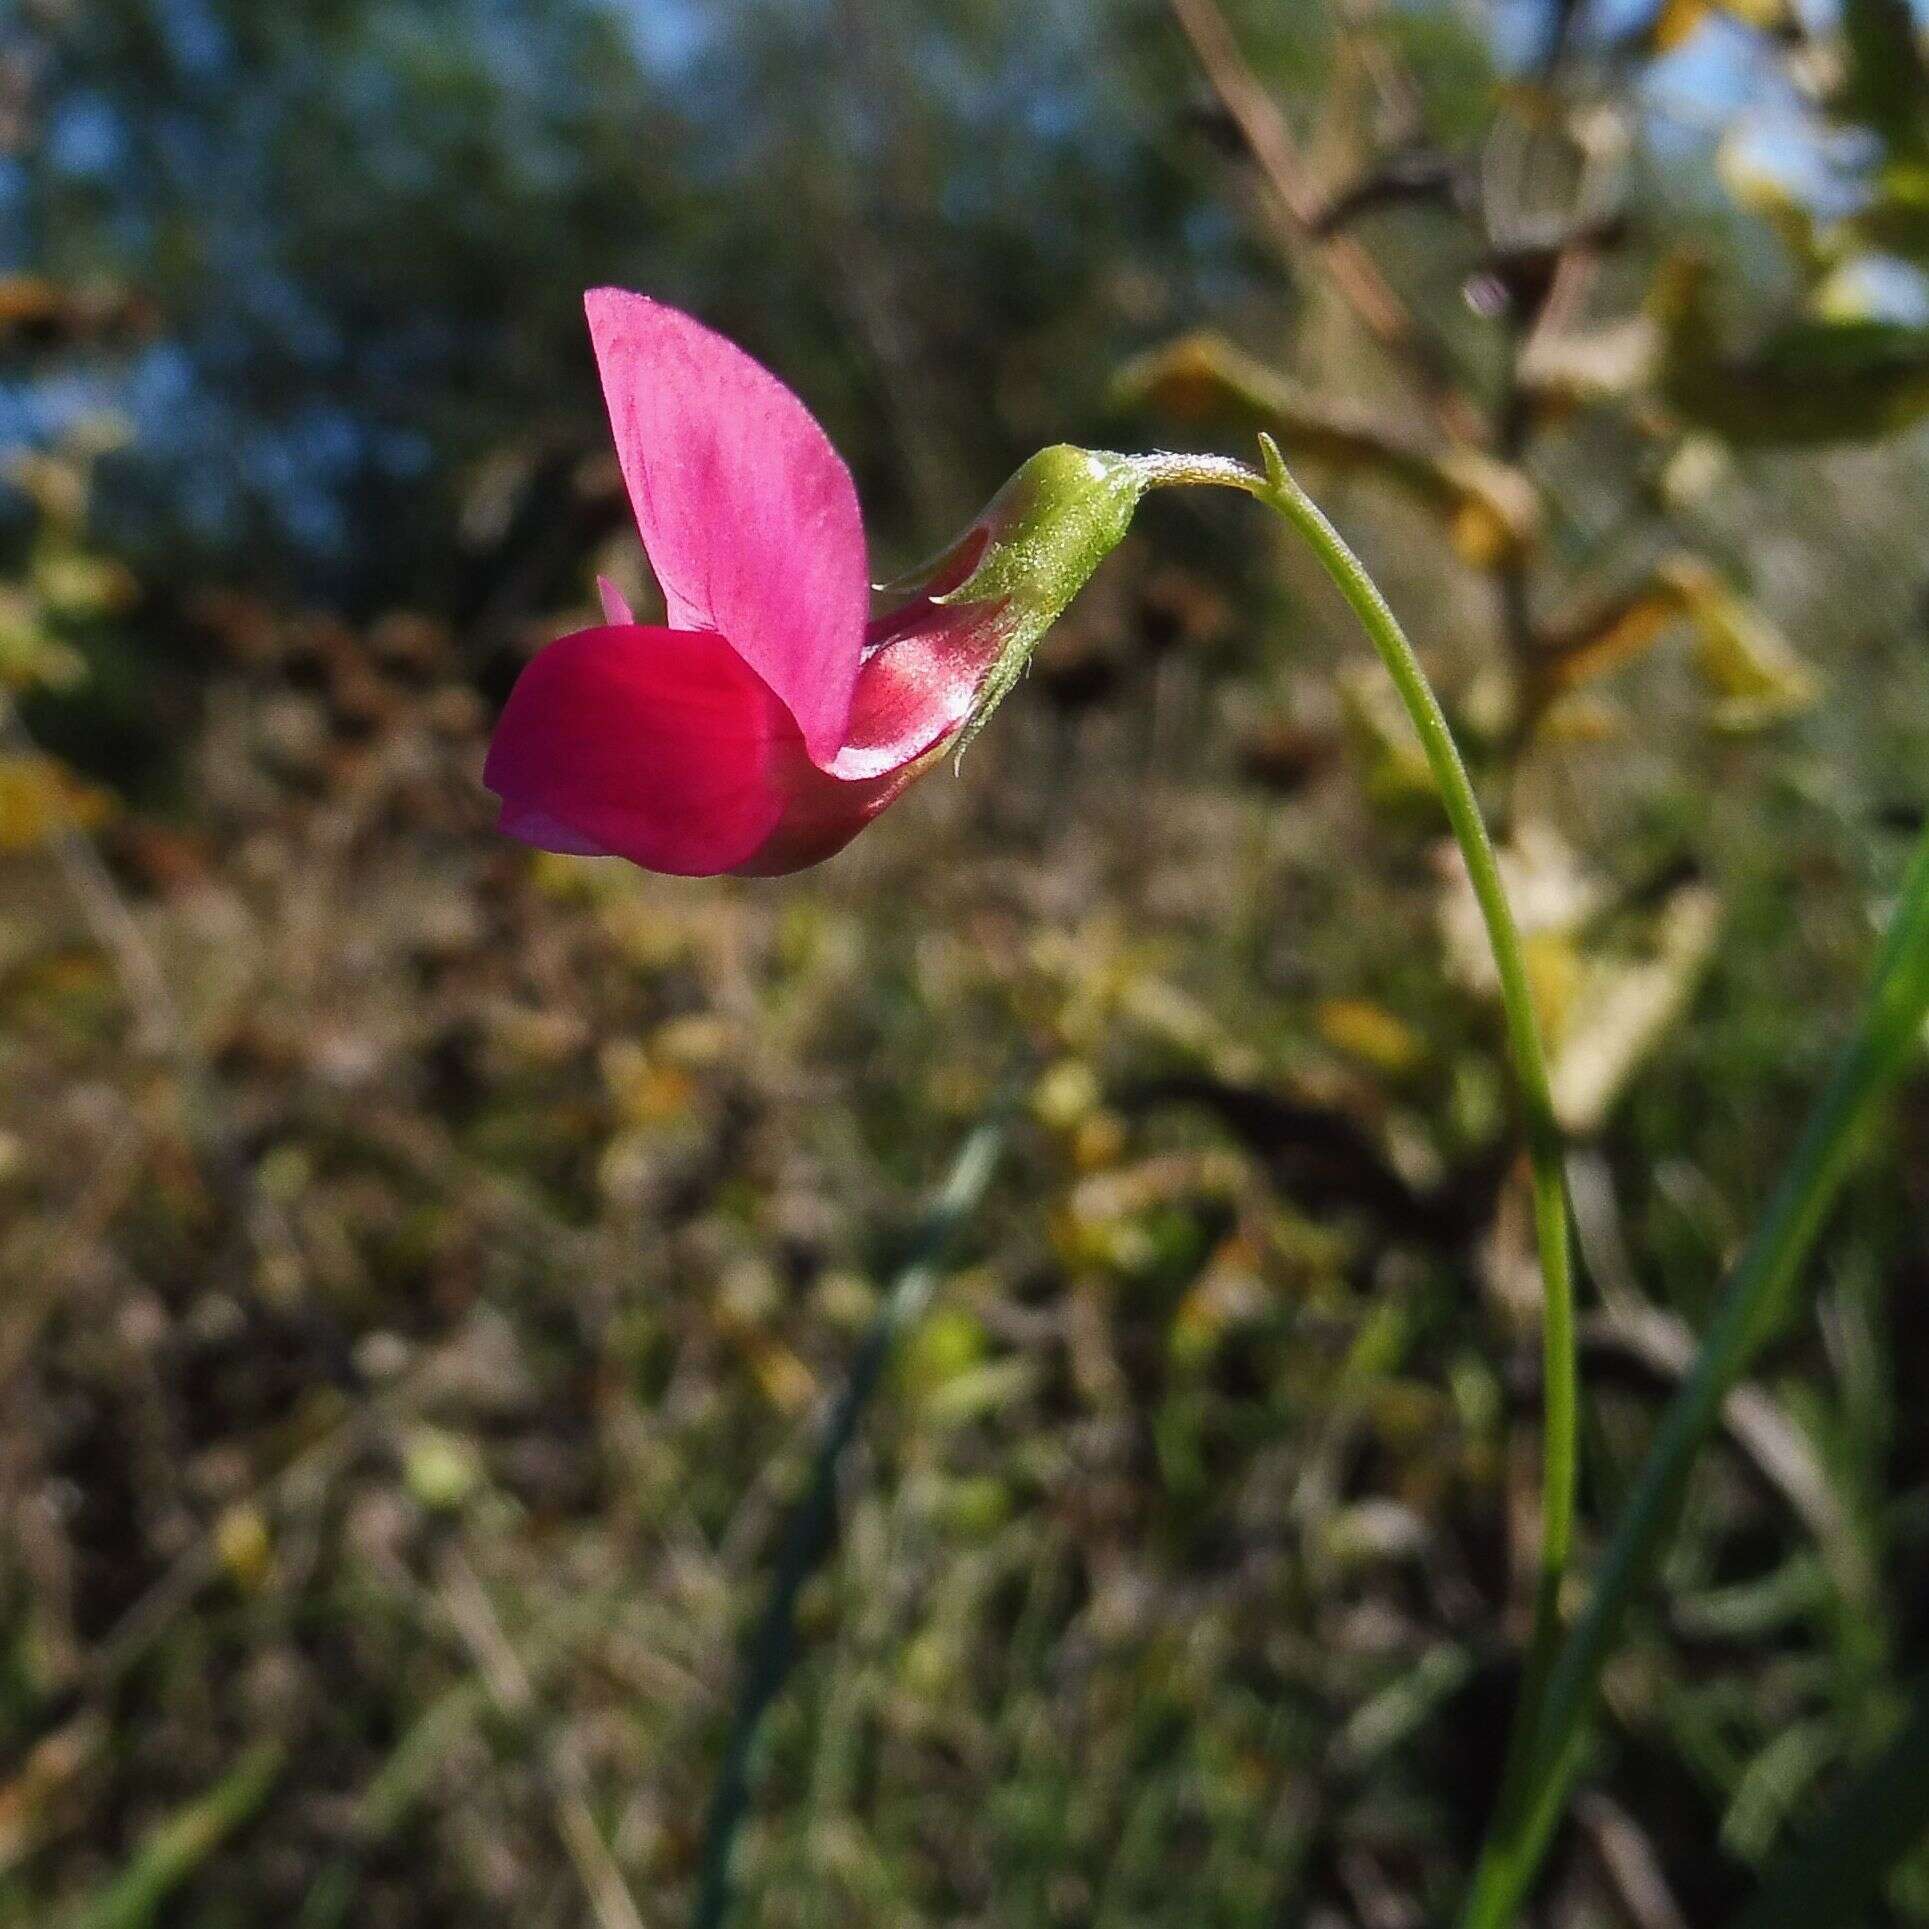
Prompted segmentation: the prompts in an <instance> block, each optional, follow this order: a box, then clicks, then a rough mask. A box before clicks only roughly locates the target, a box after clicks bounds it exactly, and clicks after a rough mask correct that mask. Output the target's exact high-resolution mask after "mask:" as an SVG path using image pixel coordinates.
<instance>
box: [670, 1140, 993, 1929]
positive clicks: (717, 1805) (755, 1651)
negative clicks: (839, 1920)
mask: <svg viewBox="0 0 1929 1929" xmlns="http://www.w3.org/2000/svg"><path fill="white" fill-rule="evenodd" d="M1005 1130H1006V1120H1005V1118H1004V1116H1003V1115H1002V1113H1001V1114H1000V1115H999V1116H996V1117H994V1118H992V1119H991V1120H990V1121H988V1122H987V1123H985V1124H983V1125H980V1126H979V1127H978V1128H977V1130H976V1131H974V1132H973V1133H972V1134H971V1136H970V1137H969V1138H968V1139H966V1141H965V1142H964V1145H963V1147H962V1148H961V1149H960V1150H959V1153H958V1156H957V1158H956V1160H955V1161H954V1162H953V1164H952V1167H951V1171H950V1173H949V1175H948V1176H947V1177H946V1179H945V1182H944V1187H943V1189H942V1190H941V1191H940V1192H939V1194H938V1197H937V1199H936V1201H935V1202H934V1203H933V1205H932V1207H931V1210H930V1212H929V1213H928V1214H927V1215H926V1217H925V1219H924V1223H923V1224H922V1225H921V1226H920V1227H919V1229H918V1233H917V1237H916V1239H915V1240H914V1241H913V1243H912V1248H911V1252H910V1255H909V1256H908V1257H907V1258H906V1260H905V1262H904V1265H903V1268H902V1270H901V1271H900V1272H899V1273H898V1276H897V1278H896V1280H895V1281H894V1282H893V1284H892V1286H891V1290H890V1292H889V1294H888V1295H887V1296H886V1298H885V1301H884V1304H883V1306H882V1308H880V1310H879V1312H878V1315H877V1317H876V1319H874V1320H873V1321H872V1322H871V1325H870V1328H869V1330H868V1331H867V1332H866V1333H865V1335H864V1339H863V1342H862V1344H861V1345H860V1346H859V1347H858V1349H857V1354H856V1356H855V1358H854V1359H853V1360H852V1361H851V1372H850V1378H849V1379H848V1380H846V1381H845V1383H844V1391H843V1392H842V1393H841V1394H840V1395H839V1396H838V1399H837V1404H836V1405H835V1406H834V1407H832V1408H831V1410H830V1413H829V1415H828V1417H827V1418H826V1420H825V1422H824V1431H823V1435H822V1437H821V1438H820V1439H819V1441H818V1444H817V1454H816V1458H815V1459H814V1460H813V1462H812V1464H811V1473H810V1483H809V1485H808V1486H807V1487H806V1488H805V1489H804V1493H803V1497H802V1498H801V1499H800V1500H799V1501H798V1503H797V1506H796V1509H795V1511H794V1512H793V1513H792V1515H791V1517H790V1524H789V1527H788V1529H787V1530H786V1532H785V1536H784V1543H783V1547H782V1550H781V1552H780V1553H779V1555H778V1558H777V1571H776V1574H775V1576H774V1577H773V1579H772V1581H771V1584H770V1598H769V1600H768V1601H767V1602H766V1603H765V1604H764V1611H763V1615H762V1618H761V1619H760V1620H759V1621H758V1623H757V1628H756V1632H755V1634H754V1635H753V1636H752V1638H751V1642H750V1648H749V1651H748V1656H747V1659H746V1663H745V1668H744V1679H743V1686H742V1688H741V1690H740V1691H739V1693H738V1697H737V1709H736V1713H735V1715H734V1716H733V1718H732V1721H731V1726H730V1739H729V1741H728V1742H727V1743H726V1745H725V1747H724V1755H723V1767H722V1768H721V1770H720V1771H719V1772H718V1776H717V1786H716V1792H715V1793H714V1794H713V1795H712V1796H711V1798H710V1812H709V1816H708V1819H707V1820H706V1822H705V1824H704V1831H703V1855H702V1860H701V1863H700V1864H699V1872H698V1877H697V1904H696V1908H695V1910H694V1912H693V1913H692V1915H691V1918H690V1920H691V1923H692V1926H693V1929H722V1925H723V1924H724V1922H725V1921H726V1920H727V1919H728V1917H729V1915H730V1909H731V1903H732V1901H733V1899H734V1888H735V1884H734V1878H733V1874H732V1866H731V1865H732V1860H733V1851H734V1850H735V1848H736V1843H737V1832H738V1830H739V1829H740V1828H741V1827H742V1826H743V1820H744V1817H745V1815H746V1814H748V1813H749V1809H750V1771H751V1760H752V1757H753V1755H754V1754H755V1752H756V1746H757V1740H758V1737H759V1735H760V1734H761V1733H762V1730H763V1722H764V1716H765V1715H766V1714H767V1713H769V1711H770V1705H771V1703H772V1702H774V1701H775V1700H776V1699H777V1695H778V1691H779V1690H780V1689H781V1688H782V1687H783V1685H784V1682H785V1680H786V1679H787V1677H788V1676H789V1674H790V1670H791V1664H792V1663H793V1662H794V1661H795V1659H796V1654H797V1599H798V1596H799V1595H800V1594H802V1593H803V1591H804V1583H805V1582H806V1581H807V1580H809V1579H810V1577H811V1576H812V1575H813V1574H814V1573H815V1572H816V1571H817V1569H818V1567H819V1565H820V1564H821V1563H822V1562H823V1559H824V1557H825V1556H826V1555H827V1554H828V1553H829V1552H830V1550H831V1547H832V1544H833V1542H834V1541H835V1540H836V1537H837V1480H838V1474H839V1471H840V1470H841V1468H842V1466H843V1462H844V1455H845V1454H846V1452H847V1451H848V1450H849V1448H850V1445H851V1442H852V1441H853V1440H854V1439H855V1438H856V1436H857V1424H858V1421H859V1420H860V1419H861V1418H862V1417H863V1414H864V1409H865V1407H866V1406H867V1405H869V1403H870V1399H871V1395H872V1394H873V1393H875V1392H876V1391H877V1386H878V1382H879V1381H880V1380H881V1379H882V1378H883V1377H884V1369H885V1367H886V1366H887V1365H888V1364H889V1363H890V1358H891V1351H892V1348H893V1347H894V1346H895V1345H896V1344H897V1340H898V1336H899V1335H900V1334H901V1333H903V1332H904V1331H905V1329H906V1328H907V1327H910V1326H914V1325H915V1324H916V1323H917V1321H918V1319H919V1317H920V1315H922V1313H923V1312H924V1309H925V1308H926V1307H927V1306H928V1305H929V1304H930V1303H931V1295H932V1294H933V1293H934V1292H936V1291H937V1287H938V1281H939V1279H940V1278H941V1277H942V1261H943V1258H944V1254H945V1251H946V1249H947V1248H948V1247H949V1246H950V1244H951V1241H952V1239H953V1238H954V1237H955V1235H956V1234H957V1231H958V1228H959V1227H960V1226H961V1225H962V1224H963V1223H964V1221H965V1220H966V1219H967V1218H969V1217H970V1215H971V1214H972V1212H973V1211H975V1210H976V1208H977V1206H978V1204H979V1202H980V1201H981V1200H982V1199H983V1198H984V1196H985V1191H986V1189H987V1188H988V1187H989V1185H990V1184H991V1175H992V1173H993V1171H994V1170H995V1168H996V1166H997V1163H998V1155H999V1153H1000V1152H1001V1151H1002V1150H1003V1149H1004V1140H1005Z"/></svg>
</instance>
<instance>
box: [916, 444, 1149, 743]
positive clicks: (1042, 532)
mask: <svg viewBox="0 0 1929 1929" xmlns="http://www.w3.org/2000/svg"><path fill="white" fill-rule="evenodd" d="M1153 479H1154V478H1153V476H1152V474H1151V473H1150V471H1149V469H1148V465H1147V461H1146V458H1144V457H1142V456H1128V455H1113V454H1111V453H1109V452H1107V451H1105V450H1101V449H1075V448H1073V447H1072V446H1071V445H1070V444H1069V443H1063V442H1061V443H1058V444H1055V445H1054V446H1053V447H1051V448H1049V449H1041V450H1039V452H1038V453H1037V454H1036V455H1035V456H1033V457H1032V458H1031V459H1030V461H1028V462H1027V463H1025V465H1024V466H1023V467H1022V468H1021V469H1019V470H1018V472H1017V473H1016V474H1015V475H1014V476H1013V477H1012V478H1011V480H1010V481H1009V482H1007V483H1006V484H1005V486H1004V487H1003V488H1002V489H1000V490H999V491H998V493H997V495H995V496H994V497H993V498H992V499H991V501H990V502H989V503H988V504H987V505H986V507H985V510H984V512H983V513H982V514H981V515H980V516H979V517H978V519H977V521H976V522H974V523H973V524H972V525H971V528H970V529H969V530H967V531H966V533H965V535H964V537H963V538H962V539H961V540H960V541H959V542H958V543H957V544H955V545H954V546H953V548H952V549H951V550H950V551H949V552H948V553H947V557H946V558H945V559H942V560H941V561H940V562H939V564H938V565H937V568H936V569H935V570H934V571H932V572H929V573H930V574H932V575H934V576H937V577H939V578H940V579H942V576H943V575H944V574H945V573H947V571H946V563H947V562H952V563H955V562H956V561H957V560H958V559H959V558H961V557H962V556H965V555H970V554H972V552H973V551H974V550H975V552H976V554H975V561H974V562H973V563H972V565H971V570H970V574H969V575H967V576H966V577H965V579H964V581H963V582H961V583H960V584H958V586H957V587H956V588H955V589H952V590H948V591H946V592H945V593H944V594H943V595H940V596H936V597H933V599H932V600H933V601H934V602H936V603H939V604H942V605H943V606H945V607H946V608H955V607H958V606H961V605H970V604H990V605H993V606H995V607H996V609H997V611H998V617H997V621H998V625H999V628H1000V629H1001V630H1002V631H1003V637H1004V640H1003V643H1002V646H1001V648H1000V650H999V652H998V656H997V658H996V660H995V661H994V662H993V664H992V666H991V668H990V669H989V670H988V671H987V672H986V674H985V679H984V681H983V683H981V684H980V685H979V687H978V699H977V702H976V703H975V704H974V705H973V707H972V712H971V716H970V718H969V719H968V720H967V721H966V723H965V726H964V728H963V730H962V731H960V732H959V734H958V739H957V744H956V748H957V750H958V752H959V753H960V754H962V752H963V750H964V748H965V746H966V745H967V744H968V743H970V741H971V740H972V738H973V737H975V736H976V735H977V734H978V732H979V731H980V730H982V729H983V728H984V725H985V719H986V718H987V717H989V716H990V715H991V713H992V711H993V710H995V709H996V708H997V707H998V705H999V704H1000V703H1001V702H1003V701H1004V699H1005V697H1006V696H1007V695H1009V694H1010V692H1011V690H1012V688H1013V687H1014V686H1015V685H1016V684H1017V682H1018V680H1019V678H1020V677H1021V676H1023V674H1024V672H1025V666H1026V664H1027V663H1029V662H1030V660H1031V654H1032V652H1033V651H1034V650H1035V649H1036V648H1037V647H1038V644H1039V642H1040V640H1041V639H1042V638H1043V636H1044V634H1045V632H1046V631H1047V630H1048V629H1050V628H1051V626H1052V625H1053V624H1054V623H1055V622H1057V620H1058V619H1059V617H1060V616H1062V615H1063V614H1064V612H1065V609H1066V606H1067V605H1068V604H1069V603H1070V602H1071V600H1072V598H1073V597H1074V596H1076V595H1077V594H1078V592H1079V591H1080V590H1081V589H1083V588H1084V587H1085V585H1086V583H1087V581H1088V580H1089V579H1090V577H1091V574H1092V572H1093V570H1095V569H1096V568H1097V567H1098V566H1099V564H1100V563H1102V562H1103V561H1104V560H1105V558H1106V557H1107V556H1108V555H1109V554H1110V553H1111V552H1112V551H1113V550H1114V549H1115V548H1117V547H1118V544H1119V540H1120V538H1121V537H1123V536H1124V534H1125V532H1126V530H1127V529H1128V528H1129V527H1130V525H1131V522H1132V512H1133V511H1134V510H1135V509H1136V508H1137V507H1138V503H1139V498H1140V497H1141V496H1142V495H1143V494H1144V493H1145V491H1146V488H1147V487H1148V485H1149V484H1150V483H1151V482H1152V481H1153Z"/></svg>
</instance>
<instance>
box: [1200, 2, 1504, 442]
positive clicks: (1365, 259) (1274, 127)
mask: <svg viewBox="0 0 1929 1929" xmlns="http://www.w3.org/2000/svg"><path fill="white" fill-rule="evenodd" d="M1168 4H1169V5H1170V7H1171V9H1172V15H1173V18H1174V19H1175V20H1176V21H1177V22H1178V23H1179V28H1180V31H1181V32H1183V33H1184V35H1185V37H1186V39H1187V40H1188V41H1190V42H1191V44H1192V50H1193V52H1194V53H1195V54H1196V55H1197V56H1198V59H1199V65H1200V66H1201V67H1202V68H1203V69H1204V70H1205V75H1206V78H1207V80H1208V81H1209V82H1210V83H1211V85H1212V88H1213V91H1214V92H1215V93H1217V94H1218V96H1219V98H1220V100H1221V101H1222V102H1223V103H1224V105H1225V108H1226V111H1227V113H1229V114H1230V115H1231V116H1232V118H1233V120H1234V121H1235V122H1236V123H1237V125H1238V127H1239V131H1240V133H1241V135H1242V136H1243V137H1244V139H1245V142H1246V145H1247V147H1248V149H1249V150H1250V151H1251V153H1252V157H1253V159H1254V160H1255V161H1256V162H1257V163H1258V165H1259V170H1260V172H1261V173H1262V174H1263V175H1264V176H1265V177H1266V181H1267V184H1268V186H1269V187H1270V188H1271V189H1272V192H1273V197H1274V201H1275V203H1276V205H1277V208H1278V211H1279V214H1280V216H1281V217H1282V226H1283V227H1284V229H1285V231H1286V237H1287V240H1288V242H1289V243H1290V245H1291V246H1292V247H1293V248H1294V249H1295V250H1297V251H1304V252H1305V253H1307V254H1308V255H1309V256H1310V258H1311V259H1312V260H1313V261H1314V262H1315V263H1316V264H1317V265H1318V267H1319V268H1320V269H1321V270H1322V271H1323V272H1324V273H1325V275H1326V277H1327V279H1328V280H1329V281H1331V282H1332V284H1333V286H1334V287H1335V288H1336V289H1337V290H1338V291H1339V293H1340V295H1341V297H1342V298H1343V299H1344V300H1345V301H1346V303H1347V305H1348V306H1349V307H1350V308H1351V309H1352V310H1353V312H1354V313H1355V314H1356V315H1357V316H1358V317H1359V319H1360V320H1361V322H1362V323H1363V324H1364V325H1365V327H1366V329H1367V332H1368V333H1369V334H1371V335H1372V337H1373V338H1374V340H1375V341H1377V342H1378V343H1379V344H1380V345H1381V347H1383V348H1384V349H1386V350H1387V352H1388V353H1389V354H1390V355H1391V356H1392V357H1393V358H1394V360H1395V361H1396V362H1397V363H1398V364H1399V366H1400V367H1401V368H1402V369H1403V370H1404V372H1405V373H1406V374H1407V376H1408V377H1409V378H1410V379H1411V380H1412V382H1413V383H1414V386H1415V387H1416V388H1417V389H1418V390H1419V391H1420V394H1421V395H1422V397H1423V398H1424V399H1425V401H1426V403H1427V405H1428V407H1429V408H1430V409H1431V410H1432V412H1433V414H1434V416H1435V418H1436V419H1437V420H1438V422H1439V424H1440V426H1441V428H1442V429H1443V430H1445V432H1446V433H1447V434H1448V435H1449V436H1451V437H1452V438H1453V439H1454V440H1455V441H1456V442H1464V443H1470V444H1474V445H1478V444H1481V443H1483V442H1485V441H1486V440H1487V428H1486V424H1485V423H1484V422H1483V421H1482V420H1481V417H1480V412H1479V411H1478V410H1477V409H1476V408H1475V407H1474V406H1473V404H1472V403H1471V402H1469V401H1468V400H1467V398H1466V397H1465V396H1464V395H1462V394H1461V393H1460V392H1459V390H1458V389H1457V388H1456V386H1455V384H1454V380H1453V374H1452V371H1451V369H1450V368H1449V367H1448V364H1447V359H1446V355H1445V352H1444V351H1443V350H1442V348H1441V346H1440V344H1439V343H1438V341H1436V340H1435V339H1434V337H1433V336H1432V335H1431V334H1429V333H1427V332H1426V331H1425V330H1423V329H1422V328H1421V326H1420V324H1419V323H1418V322H1416V321H1415V320H1414V318H1413V316H1412V314H1411V313H1410V312H1409V311H1408V309H1407V307H1406V304H1405V303H1404V302H1402V301H1401V299H1400V297H1399V296H1398V295H1397V294H1396V293H1395V292H1394V290H1393V287H1392V285H1391V284H1390V283H1389V282H1388V281H1387V279H1386V277H1385V276H1384V275H1383V274H1382V273H1381V272H1380V268H1379V264H1378V263H1377V262H1376V261H1375V260H1374V259H1373V257H1372V255H1370V254H1369V253H1368V252H1367V251H1366V249H1365V248H1364V247H1362V246H1361V245H1360V243H1359V242H1358V241H1356V240H1355V239H1354V238H1353V237H1352V236H1351V235H1348V234H1343V233H1338V234H1330V233H1325V232H1323V231H1322V228H1321V222H1322V219H1323V217H1324V214H1325V209H1324V206H1323V204H1322V200H1321V196H1320V194H1319V192H1318V190H1317V188H1316V187H1315V186H1314V184H1313V182H1312V181H1311V180H1310V179H1309V178H1308V175H1307V172H1306V168H1305V165H1304V163H1303V161H1302V160H1301V157H1300V152H1299V145H1298V143H1297V142H1296V141H1295V140H1294V138H1293V134H1292V130H1291V129H1290V128H1289V127H1288V126H1287V125H1286V119H1285V116H1284V115H1283V114H1281V113H1280V111H1279V108H1278V105H1277V104H1276V103H1275V102H1274V100H1273V98H1272V96H1271V95H1270V94H1268V93H1267V92H1266V89H1265V87H1264V86H1263V85H1262V84H1261V82H1260V80H1259V77H1258V76H1257V75H1256V74H1255V73H1254V72H1253V70H1252V68H1251V67H1250V66H1249V65H1247V62H1246V59H1245V56H1244V55H1243V54H1242V53H1241V52H1240V51H1239V43H1238V42H1237V41H1236V40H1235V39H1234V38H1233V34H1232V29H1231V27H1230V26H1228V25H1227V22H1226V17H1225V15H1224V14H1223V13H1221V12H1220V10H1219V8H1218V6H1217V4H1216V3H1215V0H1168Z"/></svg>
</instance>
